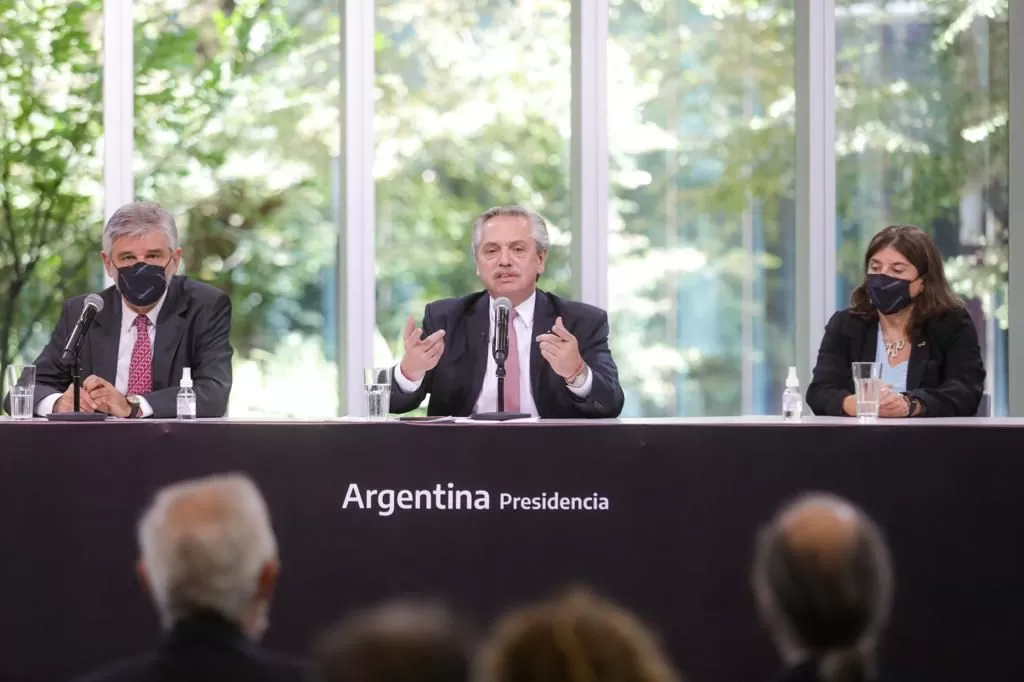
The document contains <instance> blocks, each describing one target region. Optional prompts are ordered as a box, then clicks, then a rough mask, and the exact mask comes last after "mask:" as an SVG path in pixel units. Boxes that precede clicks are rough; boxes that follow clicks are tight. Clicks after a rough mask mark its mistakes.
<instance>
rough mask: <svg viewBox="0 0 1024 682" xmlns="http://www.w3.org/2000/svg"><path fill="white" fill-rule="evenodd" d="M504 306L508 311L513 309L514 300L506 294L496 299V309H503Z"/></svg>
mask: <svg viewBox="0 0 1024 682" xmlns="http://www.w3.org/2000/svg"><path fill="white" fill-rule="evenodd" d="M502 308H504V309H505V310H506V311H509V310H512V301H510V300H508V299H507V298H505V297H504V296H502V297H501V298H496V299H494V309H495V310H501V309H502Z"/></svg>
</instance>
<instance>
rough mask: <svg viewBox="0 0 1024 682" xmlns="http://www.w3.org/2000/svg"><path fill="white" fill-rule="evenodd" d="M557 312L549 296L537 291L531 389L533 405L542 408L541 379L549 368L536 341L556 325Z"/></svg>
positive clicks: (531, 359)
mask: <svg viewBox="0 0 1024 682" xmlns="http://www.w3.org/2000/svg"><path fill="white" fill-rule="evenodd" d="M557 316H558V315H557V311H555V309H554V306H552V305H551V300H550V299H549V298H548V295H547V294H546V293H545V292H543V291H541V290H540V289H537V299H536V302H535V303H534V307H533V330H532V333H531V335H530V389H531V390H532V391H533V403H534V405H537V410H538V412H539V411H540V406H539V405H538V401H539V400H540V396H541V395H543V392H542V391H541V390H540V377H541V375H542V374H543V372H544V368H545V367H547V364H548V361H547V360H545V359H544V357H543V356H542V355H541V354H540V344H538V343H537V341H536V340H535V339H536V338H537V337H538V336H540V335H541V334H547V333H548V330H550V329H551V327H553V326H554V324H555V318H556V317H557Z"/></svg>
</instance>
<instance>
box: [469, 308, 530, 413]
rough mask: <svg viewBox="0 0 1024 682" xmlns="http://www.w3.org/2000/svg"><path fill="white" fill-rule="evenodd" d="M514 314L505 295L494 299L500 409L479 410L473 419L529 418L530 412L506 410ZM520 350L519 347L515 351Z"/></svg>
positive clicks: (494, 353)
mask: <svg viewBox="0 0 1024 682" xmlns="http://www.w3.org/2000/svg"><path fill="white" fill-rule="evenodd" d="M511 314H512V301H510V300H508V299H507V298H505V297H504V296H502V297H501V298H498V299H495V301H494V343H493V345H492V350H491V352H492V354H493V355H494V363H495V364H496V365H497V368H496V369H495V371H494V375H495V376H496V377H497V378H498V411H497V412H479V413H477V414H474V415H472V417H471V418H472V419H477V420H480V421H507V420H509V419H527V418H529V416H530V415H529V414H526V413H525V412H506V411H505V360H507V359H508V353H509V347H508V323H509V317H510V316H511ZM515 352H518V349H517V350H516V351H515Z"/></svg>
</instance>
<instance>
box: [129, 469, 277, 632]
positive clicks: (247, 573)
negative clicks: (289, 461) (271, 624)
mask: <svg viewBox="0 0 1024 682" xmlns="http://www.w3.org/2000/svg"><path fill="white" fill-rule="evenodd" d="M138 532H139V549H140V551H141V554H142V560H143V562H144V564H145V566H146V571H147V574H148V577H149V582H150V589H151V591H152V594H153V599H154V601H155V602H156V606H157V610H158V611H159V613H160V617H161V621H162V622H163V624H164V627H170V626H172V625H173V624H174V623H175V622H176V621H178V620H179V619H181V618H182V617H184V616H187V615H188V614H190V613H193V612H195V611H196V610H199V609H211V610H213V611H216V612H217V613H219V614H220V615H222V616H223V617H224V618H227V619H228V620H231V621H233V622H237V623H241V622H242V620H243V618H244V616H245V614H246V612H247V609H248V608H249V606H250V605H251V604H252V601H253V599H254V597H255V596H256V594H257V591H258V589H259V579H260V573H261V571H262V570H263V567H264V565H266V563H267V562H268V561H272V560H275V559H276V558H277V541H276V539H275V538H274V531H273V529H272V528H271V526H270V514H269V512H268V511H267V506H266V503H265V502H264V501H263V496H262V495H261V494H260V492H259V490H258V489H257V488H256V485H255V484H254V483H253V482H252V481H251V480H250V479H249V478H248V477H246V476H243V475H240V474H229V475H220V476H210V477H207V478H202V479H196V480H192V481H185V482H182V483H177V484H175V485H171V486H168V487H166V488H164V489H162V490H161V491H160V492H158V493H157V495H156V497H155V498H154V500H153V503H152V505H151V506H150V507H149V509H148V510H147V511H146V513H145V514H144V515H143V517H142V519H141V520H140V521H139V529H138Z"/></svg>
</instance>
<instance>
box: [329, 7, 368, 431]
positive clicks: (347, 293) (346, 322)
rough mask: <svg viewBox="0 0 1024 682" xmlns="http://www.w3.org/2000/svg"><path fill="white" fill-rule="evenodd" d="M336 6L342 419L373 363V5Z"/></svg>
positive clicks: (358, 404) (360, 396) (362, 408)
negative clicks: (338, 29) (338, 24)
mask: <svg viewBox="0 0 1024 682" xmlns="http://www.w3.org/2000/svg"><path fill="white" fill-rule="evenodd" d="M340 2H341V8H340V11H341V46H340V49H341V109H340V111H341V118H342V120H341V135H342V140H341V149H342V155H341V156H342V158H341V173H340V177H339V182H340V187H338V188H336V189H337V190H338V191H340V192H341V197H342V203H341V206H342V209H341V211H339V213H338V223H339V224H338V277H337V284H338V292H337V293H338V295H337V301H338V306H339V310H338V317H337V319H338V327H337V335H338V356H337V357H338V390H339V398H340V407H339V409H340V412H341V413H342V414H353V415H363V414H365V412H366V404H365V402H366V401H365V399H364V389H363V369H364V368H366V367H368V366H370V365H371V364H372V363H373V333H374V328H375V325H376V316H375V312H376V311H375V309H374V300H375V299H374V292H375V280H374V230H375V225H374V220H375V218H374V210H375V206H374V201H375V186H374V175H373V111H374V99H373V98H374V95H373V79H374V16H375V8H374V0H340Z"/></svg>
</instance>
